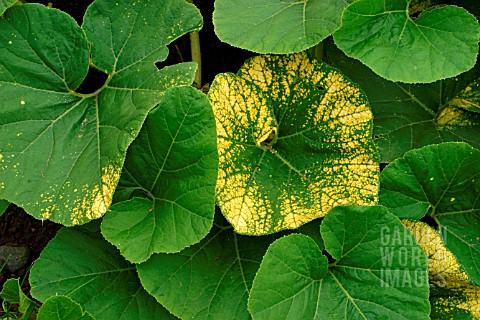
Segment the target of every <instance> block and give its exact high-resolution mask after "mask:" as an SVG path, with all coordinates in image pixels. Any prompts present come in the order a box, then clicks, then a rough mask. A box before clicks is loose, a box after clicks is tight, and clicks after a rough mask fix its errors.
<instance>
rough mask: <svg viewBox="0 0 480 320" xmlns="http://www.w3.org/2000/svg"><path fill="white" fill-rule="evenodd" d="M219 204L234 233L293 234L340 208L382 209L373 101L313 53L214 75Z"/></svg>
mask: <svg viewBox="0 0 480 320" xmlns="http://www.w3.org/2000/svg"><path fill="white" fill-rule="evenodd" d="M209 99H210V101H211V103H212V107H213V110H214V114H215V118H216V121H217V134H218V139H217V145H218V149H219V151H218V152H219V160H220V163H219V174H218V181H217V203H218V205H219V206H220V208H221V210H222V213H223V214H224V215H225V217H226V218H227V220H228V221H229V222H230V223H232V225H233V226H234V228H235V231H236V232H238V233H242V234H251V235H262V234H268V233H273V232H277V231H280V230H284V229H294V228H297V227H298V226H300V225H302V224H304V223H306V222H308V221H311V220H313V219H315V218H318V217H322V216H324V215H325V214H326V213H327V212H328V211H329V210H330V209H331V208H332V207H334V206H337V205H346V204H361V205H372V204H375V202H376V199H377V192H378V172H379V168H378V162H377V161H378V156H377V152H376V148H375V144H374V143H373V141H372V137H371V130H372V113H371V111H370V108H369V106H368V102H367V100H366V97H365V95H364V94H363V93H362V92H361V91H360V90H359V89H358V87H357V86H356V85H355V84H353V83H352V82H350V81H349V80H348V79H347V78H346V77H344V76H343V75H342V74H341V73H340V72H339V71H338V70H335V69H333V68H330V67H329V66H327V65H326V64H324V63H321V62H319V61H317V60H314V59H309V58H308V57H307V56H306V54H295V55H288V56H258V57H255V58H253V59H251V60H248V61H247V62H246V63H245V64H244V66H243V67H242V68H241V69H240V71H239V72H238V75H234V74H228V73H227V74H221V75H218V76H217V77H216V78H215V81H214V82H213V83H212V86H211V88H210V92H209Z"/></svg>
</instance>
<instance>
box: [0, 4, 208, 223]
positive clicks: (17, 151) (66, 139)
mask: <svg viewBox="0 0 480 320" xmlns="http://www.w3.org/2000/svg"><path fill="white" fill-rule="evenodd" d="M174 16H175V17H182V16H183V17H185V18H188V19H189V20H180V21H178V20H176V19H173V18H170V17H174ZM164 17H169V18H168V19H165V18H164ZM201 24H202V18H201V16H200V13H199V11H198V10H197V9H196V8H195V7H194V6H193V5H191V4H187V3H185V2H184V1H181V0H167V1H161V2H158V1H153V0H148V1H142V2H141V3H139V2H137V1H133V0H122V1H113V0H96V1H95V2H94V3H92V5H91V6H90V7H89V8H88V10H87V12H86V14H85V17H84V20H83V25H82V28H80V27H79V26H78V25H77V24H76V22H75V21H74V20H73V18H71V17H70V16H68V15H67V14H65V13H63V12H61V11H59V10H56V9H49V8H46V7H44V6H42V5H38V4H25V5H21V6H15V7H12V8H11V9H9V10H8V11H7V12H6V13H5V15H3V16H2V17H0V29H1V30H2V33H1V34H0V51H1V52H2V60H1V61H0V94H1V96H2V100H1V101H0V110H1V113H0V119H1V120H0V137H1V138H0V142H1V143H0V146H1V147H0V148H1V149H0V198H3V199H5V200H8V201H11V202H13V203H15V204H17V205H19V206H21V207H23V208H24V209H25V210H26V211H27V212H28V213H30V214H31V215H33V216H34V217H36V218H38V219H50V220H53V221H55V222H59V223H62V224H65V225H75V224H83V223H86V222H88V221H90V220H92V219H96V218H99V217H101V216H102V215H103V214H104V213H105V212H106V211H107V210H108V208H109V206H110V203H111V201H112V195H113V192H114V190H115V187H116V186H117V182H118V179H119V178H120V173H121V168H122V165H123V162H124V160H125V154H126V150H127V147H128V146H129V144H130V143H131V142H132V141H133V139H134V138H135V137H136V136H137V134H138V132H139V131H140V128H141V126H142V123H143V121H144V120H145V118H146V115H147V113H148V112H149V111H150V110H151V109H152V108H153V107H154V106H155V105H156V104H157V103H158V101H159V100H160V97H161V96H162V95H163V93H164V92H165V90H166V89H167V88H169V87H172V86H175V85H181V84H189V83H191V82H192V80H193V74H194V71H195V70H194V69H195V68H194V65H193V64H180V65H177V66H174V67H170V68H164V69H162V70H161V71H160V72H159V71H158V70H157V68H156V67H155V62H157V61H162V60H164V59H165V58H166V56H167V53H168V50H167V48H166V45H167V44H168V43H170V42H171V41H173V40H174V39H175V38H177V37H179V36H181V35H182V34H184V33H186V32H189V31H193V30H198V29H199V28H200V26H201ZM46 30H48V32H46ZM87 38H88V41H87ZM89 47H90V48H91V53H92V54H91V60H92V64H93V65H94V66H95V67H96V68H98V69H100V70H103V71H104V72H105V73H106V74H107V75H108V77H107V80H106V82H105V84H104V85H103V86H102V87H101V88H100V89H98V90H97V91H95V92H94V93H91V94H82V93H77V92H75V90H76V89H77V88H78V87H79V85H80V84H81V83H82V81H83V80H84V78H85V76H86V75H87V72H88V68H89ZM140 47H141V48H142V50H139V49H138V48H140Z"/></svg>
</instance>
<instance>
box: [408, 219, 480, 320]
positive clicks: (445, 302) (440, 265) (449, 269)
mask: <svg viewBox="0 0 480 320" xmlns="http://www.w3.org/2000/svg"><path fill="white" fill-rule="evenodd" d="M402 223H403V224H404V225H405V226H406V227H407V228H408V229H409V230H410V231H412V233H413V235H414V236H415V238H416V240H417V242H418V243H419V244H420V246H421V247H422V249H423V251H424V252H425V255H426V256H427V257H428V274H429V278H430V282H431V283H432V284H434V285H436V286H439V287H441V288H443V290H444V289H447V290H450V292H451V297H449V299H442V298H440V299H437V300H436V301H435V302H434V305H433V306H435V307H440V308H442V309H443V310H444V311H445V312H449V311H450V312H451V311H452V310H453V309H455V308H456V309H462V310H465V311H467V312H469V313H471V314H472V316H473V317H475V318H476V319H478V318H480V287H479V286H476V285H474V284H473V283H472V282H471V281H470V279H469V277H468V275H467V273H466V272H465V270H463V268H462V267H461V265H460V263H459V262H458V260H457V258H456V257H455V255H454V254H453V253H452V252H451V251H450V250H448V249H447V248H446V247H445V245H444V243H443V241H442V237H441V236H440V234H439V233H438V232H437V231H436V230H434V229H432V228H431V227H430V226H428V225H427V224H426V223H423V222H412V221H407V220H405V221H402Z"/></svg>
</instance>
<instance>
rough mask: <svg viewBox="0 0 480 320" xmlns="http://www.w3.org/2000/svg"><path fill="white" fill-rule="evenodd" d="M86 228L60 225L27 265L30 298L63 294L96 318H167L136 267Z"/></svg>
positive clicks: (167, 314)
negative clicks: (38, 255)
mask: <svg viewBox="0 0 480 320" xmlns="http://www.w3.org/2000/svg"><path fill="white" fill-rule="evenodd" d="M87 227H89V229H93V230H89V229H87V228H78V227H77V228H68V229H67V228H63V229H60V230H59V231H58V233H57V235H56V237H55V238H54V239H53V240H51V241H50V242H49V243H48V245H47V247H46V248H45V249H44V250H43V251H42V253H41V255H40V258H38V260H37V261H36V262H35V264H34V265H33V267H32V269H31V273H30V284H31V286H32V291H31V293H32V296H33V297H34V298H35V299H37V300H40V301H42V302H45V301H46V300H47V299H48V298H50V297H52V296H55V295H64V296H67V297H69V298H71V299H72V300H73V301H75V302H77V303H78V304H80V305H81V306H82V308H83V310H85V311H87V312H89V313H90V314H91V315H93V316H94V317H95V318H96V319H98V320H101V319H125V320H127V319H128V320H130V319H169V318H171V315H170V314H169V313H168V312H167V311H166V310H165V309H164V308H163V307H162V306H161V305H159V304H158V303H157V302H156V301H155V299H153V297H151V296H150V295H149V294H148V293H147V292H146V291H145V290H144V289H143V288H142V286H141V284H140V281H139V280H138V277H137V274H136V272H135V266H134V265H132V264H130V263H129V262H127V261H125V260H124V259H123V258H122V257H121V256H120V254H119V252H118V250H117V249H116V248H115V247H114V246H112V245H110V244H109V243H108V242H106V241H105V240H104V239H103V238H102V235H101V234H100V232H99V231H96V230H97V228H90V226H89V225H87Z"/></svg>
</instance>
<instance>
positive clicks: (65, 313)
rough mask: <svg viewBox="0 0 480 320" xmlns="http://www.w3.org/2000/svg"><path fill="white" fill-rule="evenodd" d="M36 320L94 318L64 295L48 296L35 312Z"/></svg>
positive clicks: (81, 319)
mask: <svg viewBox="0 0 480 320" xmlns="http://www.w3.org/2000/svg"><path fill="white" fill-rule="evenodd" d="M37 319H38V320H95V318H93V317H92V316H91V315H90V314H89V313H88V312H83V310H82V307H81V306H80V305H79V304H78V303H76V302H75V301H73V300H72V299H70V298H69V297H65V296H53V297H51V298H48V299H47V300H46V301H45V303H44V304H43V305H42V307H41V308H40V310H38V314H37Z"/></svg>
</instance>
